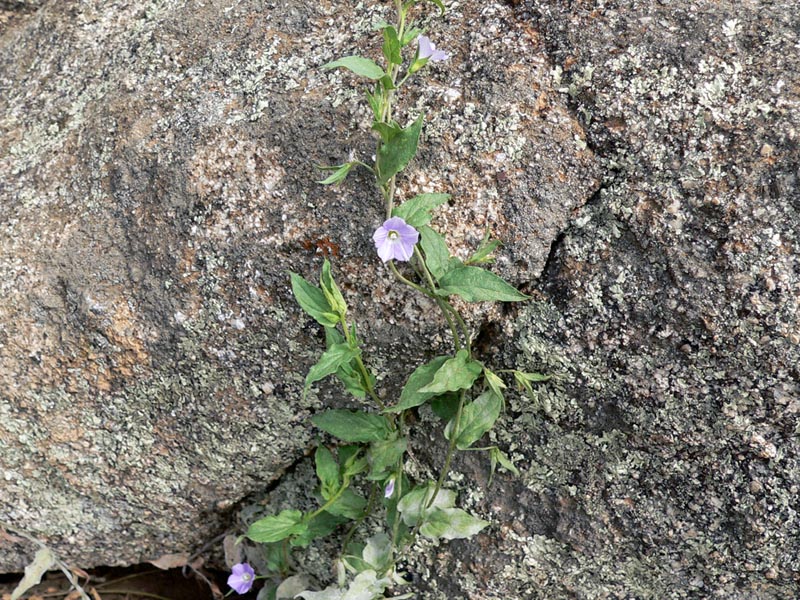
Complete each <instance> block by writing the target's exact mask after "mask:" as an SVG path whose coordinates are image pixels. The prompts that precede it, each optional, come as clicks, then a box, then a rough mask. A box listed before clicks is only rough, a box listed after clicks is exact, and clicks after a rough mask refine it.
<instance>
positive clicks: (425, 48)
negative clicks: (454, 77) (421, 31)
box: [417, 35, 450, 62]
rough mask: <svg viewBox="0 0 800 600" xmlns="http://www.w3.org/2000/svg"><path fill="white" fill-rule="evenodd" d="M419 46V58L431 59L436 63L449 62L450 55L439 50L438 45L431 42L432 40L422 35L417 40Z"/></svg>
mask: <svg viewBox="0 0 800 600" xmlns="http://www.w3.org/2000/svg"><path fill="white" fill-rule="evenodd" d="M417 43H418V44H419V54H418V58H429V59H431V60H432V61H434V62H439V61H442V60H447V59H448V58H450V55H449V54H448V53H447V52H445V51H444V50H437V49H436V45H435V44H434V43H433V42H431V40H430V38H428V37H426V36H424V35H421V36H419V37H418V38H417Z"/></svg>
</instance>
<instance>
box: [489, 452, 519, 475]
mask: <svg viewBox="0 0 800 600" xmlns="http://www.w3.org/2000/svg"><path fill="white" fill-rule="evenodd" d="M491 453H492V460H493V461H494V460H496V461H497V462H499V463H500V466H501V467H503V468H504V469H507V470H509V471H511V472H512V473H513V474H514V475H516V476H517V477H519V469H517V467H516V465H514V463H513V461H512V460H511V459H510V458H509V457H508V455H507V454H506V453H505V452H503V451H502V450H500V448H498V447H497V446H494V447H493V448H492V449H491Z"/></svg>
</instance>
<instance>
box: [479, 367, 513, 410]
mask: <svg viewBox="0 0 800 600" xmlns="http://www.w3.org/2000/svg"><path fill="white" fill-rule="evenodd" d="M483 376H484V378H485V379H486V384H487V385H488V386H489V389H490V390H492V391H493V392H494V393H495V395H496V396H497V397H498V398H500V402H501V403H502V405H503V410H505V408H506V399H505V396H504V395H503V390H504V389H506V387H507V386H506V384H505V382H504V381H503V380H502V379H500V377H498V376H497V375H496V374H495V373H493V372H492V371H490V370H489V369H487V368H485V367H484V369H483Z"/></svg>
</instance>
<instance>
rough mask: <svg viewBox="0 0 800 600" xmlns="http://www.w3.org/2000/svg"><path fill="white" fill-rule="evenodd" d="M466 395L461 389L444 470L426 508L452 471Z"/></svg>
mask: <svg viewBox="0 0 800 600" xmlns="http://www.w3.org/2000/svg"><path fill="white" fill-rule="evenodd" d="M465 395H466V390H461V395H460V397H459V399H458V410H457V411H456V416H455V418H454V419H453V430H452V431H451V432H450V444H449V445H448V447H447V455H446V456H445V458H444V466H443V467H442V472H441V473H440V474H439V479H438V480H437V481H436V487H435V488H434V490H433V496H431V498H430V500H428V504H427V505H426V506H425V508H430V506H431V504H433V501H434V500H435V499H436V496H437V495H438V494H439V490H441V489H442V485H443V484H444V480H445V478H446V477H447V473H448V472H449V471H450V462H451V461H452V460H453V454H455V450H456V442H457V441H458V428H459V426H460V424H461V413H462V412H463V409H464V396H465Z"/></svg>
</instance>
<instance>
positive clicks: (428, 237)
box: [419, 225, 461, 281]
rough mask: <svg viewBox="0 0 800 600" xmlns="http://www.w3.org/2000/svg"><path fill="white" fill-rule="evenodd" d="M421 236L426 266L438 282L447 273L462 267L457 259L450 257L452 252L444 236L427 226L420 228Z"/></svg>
mask: <svg viewBox="0 0 800 600" xmlns="http://www.w3.org/2000/svg"><path fill="white" fill-rule="evenodd" d="M419 233H420V236H421V238H422V239H421V240H420V245H421V246H422V250H423V252H425V265H426V266H427V267H428V270H429V271H430V272H431V275H433V277H434V278H435V279H436V280H437V281H438V280H439V279H441V278H442V277H443V276H444V275H445V273H447V272H448V271H450V270H451V269H454V268H456V267H458V266H460V265H461V262H460V261H459V260H458V259H457V258H451V257H450V250H448V249H447V244H446V243H445V241H444V236H443V235H442V234H440V233H437V232H436V231H434V230H433V229H431V228H430V227H428V226H427V225H425V226H423V227H420V228H419Z"/></svg>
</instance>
